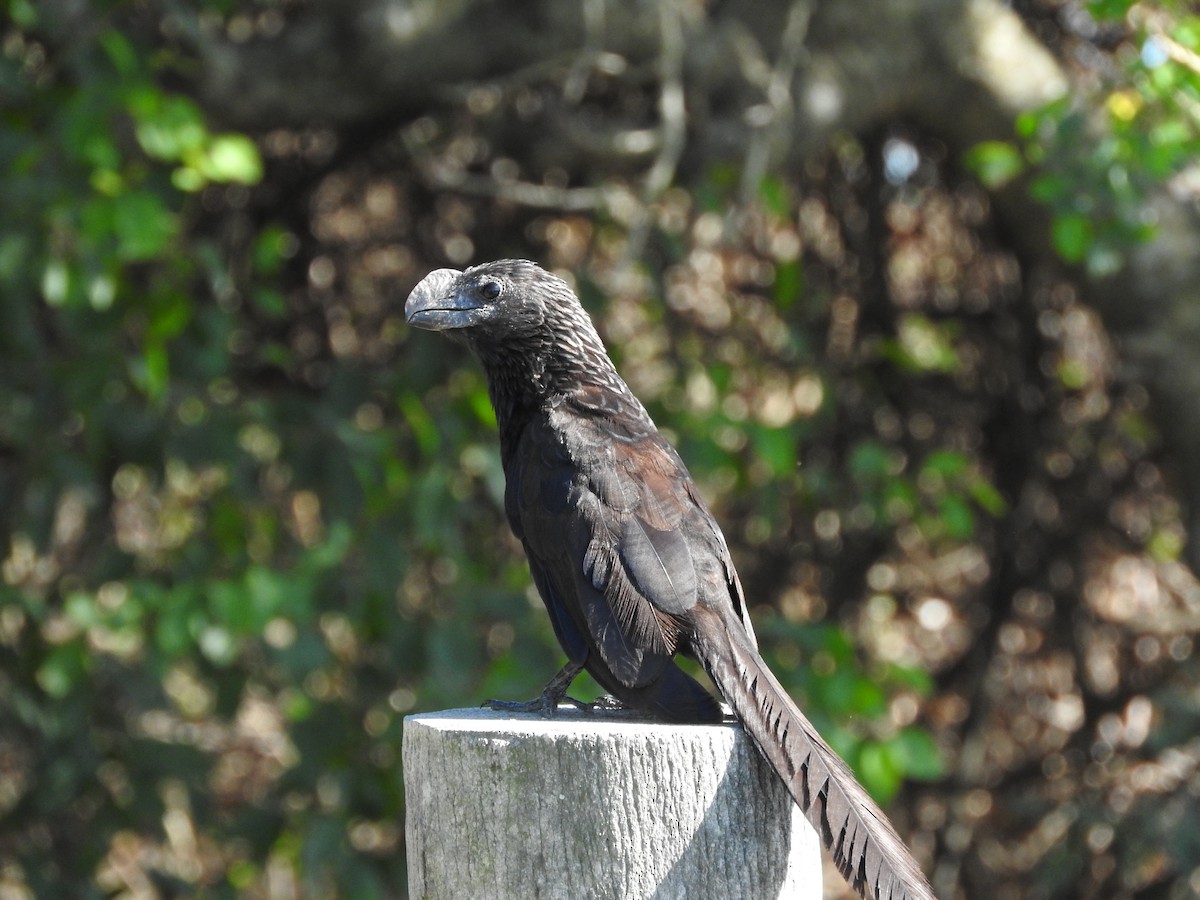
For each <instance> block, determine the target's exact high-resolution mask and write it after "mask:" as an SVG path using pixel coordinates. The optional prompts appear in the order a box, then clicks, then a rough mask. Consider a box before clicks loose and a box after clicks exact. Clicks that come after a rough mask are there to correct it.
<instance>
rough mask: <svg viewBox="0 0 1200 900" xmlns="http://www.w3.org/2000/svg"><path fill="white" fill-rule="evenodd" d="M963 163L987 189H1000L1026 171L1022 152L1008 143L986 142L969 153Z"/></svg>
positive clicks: (977, 145)
mask: <svg viewBox="0 0 1200 900" xmlns="http://www.w3.org/2000/svg"><path fill="white" fill-rule="evenodd" d="M963 163H964V164H965V165H966V167H967V168H968V169H969V170H970V171H972V172H973V173H975V177H976V178H978V179H979V180H980V181H981V182H983V184H984V186H985V187H989V188H993V189H994V188H998V187H1002V186H1004V185H1005V184H1007V183H1008V182H1010V181H1012V180H1013V179H1014V178H1016V177H1017V176H1018V175H1020V174H1021V172H1023V171H1024V170H1025V160H1024V159H1023V158H1022V156H1021V152H1020V151H1019V150H1018V149H1017V148H1016V147H1015V146H1013V145H1012V144H1010V143H1008V142H1007V141H984V142H983V143H981V144H976V145H975V146H974V147H972V148H971V149H970V150H968V151H967V153H966V155H965V157H964V159H963Z"/></svg>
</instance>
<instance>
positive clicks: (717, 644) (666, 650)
mask: <svg viewBox="0 0 1200 900" xmlns="http://www.w3.org/2000/svg"><path fill="white" fill-rule="evenodd" d="M404 314H405V317H406V318H407V319H408V322H409V323H410V324H411V325H414V326H416V327H418V328H426V329H430V330H432V331H445V332H447V333H448V334H449V335H450V336H452V337H454V338H457V339H459V340H462V341H464V342H465V343H466V344H467V345H468V346H469V347H470V348H471V350H472V351H474V353H475V354H476V355H477V356H478V357H479V359H480V361H481V362H482V363H483V367H484V370H485V372H486V374H487V383H488V393H489V395H490V396H491V401H492V406H493V407H495V410H496V418H497V420H498V423H499V428H500V455H501V460H502V462H503V465H504V474H505V479H506V483H507V484H506V489H505V496H504V507H505V512H506V514H507V516H508V521H509V524H510V525H511V526H512V530H513V532H514V533H515V534H516V536H517V537H518V538H519V539H520V541H521V543H522V544H523V545H524V547H525V553H526V555H527V556H528V557H529V567H530V569H531V570H532V572H533V579H534V582H535V583H536V585H537V588H538V592H539V593H540V594H541V596H542V600H543V601H544V602H545V604H546V610H547V611H548V612H549V614H550V620H551V622H553V624H554V632H555V634H556V635H557V636H558V640H559V643H560V644H562V647H563V650H565V651H566V654H567V664H566V666H564V667H563V669H562V671H560V672H559V673H558V674H557V675H556V676H555V677H554V678H553V679H552V680H551V681H550V683H549V684H548V685H547V686H546V689H545V691H544V692H543V693H542V695H541V697H539V698H538V699H536V700H534V701H531V702H529V703H524V704H507V705H505V704H497V705H499V706H501V707H503V708H509V709H514V708H516V709H525V710H541V711H543V712H545V713H547V714H553V712H554V710H556V709H557V707H558V704H559V702H560V701H561V700H562V699H563V698H564V697H565V695H566V691H567V688H568V686H569V685H570V683H571V681H572V680H573V679H574V678H575V676H576V675H578V674H579V672H580V671H581V670H583V669H587V671H588V672H590V673H591V674H592V675H593V676H594V677H595V679H596V681H598V682H599V683H600V684H601V685H602V686H603V687H604V688H605V689H606V690H607V691H609V692H610V693H611V694H612V695H613V696H614V697H616V698H617V700H618V701H620V702H621V703H623V704H625V705H628V706H631V707H634V708H637V709H640V710H643V711H646V712H648V713H650V714H652V715H654V716H657V717H659V718H662V719H665V720H667V721H671V722H697V723H698V722H718V721H720V720H721V718H722V710H721V707H720V705H719V704H718V702H717V701H716V699H715V698H714V697H713V696H712V695H711V694H710V693H709V692H708V691H707V690H705V689H704V688H703V687H701V686H700V684H699V683H697V682H696V681H695V680H694V679H693V678H692V677H691V676H689V675H687V674H686V673H685V672H684V671H683V670H682V669H680V668H679V666H678V665H676V663H675V661H674V656H675V654H676V653H685V654H688V655H691V656H694V657H695V658H696V659H698V660H699V661H700V663H701V665H702V666H703V667H704V669H705V671H707V672H708V674H709V676H710V677H711V678H712V680H713V682H714V683H715V684H716V686H717V687H718V688H719V689H720V691H721V693H722V694H724V696H725V699H726V700H727V701H728V702H729V705H730V706H731V707H732V709H733V712H734V715H735V716H736V717H737V718H738V720H739V721H740V722H741V723H742V725H743V727H744V728H745V729H746V731H747V732H748V733H749V734H750V736H751V738H752V739H753V740H754V743H755V744H756V745H757V746H758V749H759V750H760V751H761V752H762V754H763V756H764V757H765V758H766V760H767V762H769V763H770V765H771V767H772V768H773V769H774V770H775V771H776V772H777V773H778V775H779V777H780V778H782V779H783V781H784V782H785V783H786V784H787V787H788V790H789V791H790V792H791V794H792V796H793V797H794V798H795V800H796V803H797V804H799V806H800V808H801V809H802V810H803V811H804V813H805V814H806V815H807V817H808V819H809V821H810V822H812V824H813V826H814V827H815V828H816V829H817V831H818V832H819V833H820V834H821V837H822V839H823V840H824V842H825V846H826V847H827V848H828V849H829V851H830V852H831V853H832V855H833V858H834V860H835V861H836V863H837V865H838V868H839V869H840V870H841V872H842V874H843V875H844V876H845V877H846V880H847V881H849V882H850V884H851V885H853V887H854V888H855V889H856V890H857V891H858V892H859V894H860V895H861V896H863V897H864V898H877V900H884V898H892V900H902V898H905V900H932V898H933V896H934V895H933V891H932V890H931V888H930V887H929V883H928V882H927V881H926V880H925V876H924V875H923V874H922V872H921V868H920V866H918V865H917V862H916V860H914V859H913V857H912V855H911V854H910V853H909V852H908V850H907V848H905V846H904V843H903V842H902V841H901V840H900V838H899V836H898V835H897V834H896V832H895V830H894V829H893V828H892V825H891V823H890V822H889V821H888V820H887V817H886V816H885V815H884V813H883V812H882V811H881V810H880V809H879V807H878V806H876V804H875V803H874V801H872V800H871V798H870V797H869V796H868V795H867V793H866V791H864V790H863V788H862V787H861V786H860V785H859V784H858V782H857V781H856V780H855V778H854V775H853V774H852V773H851V771H850V769H849V768H848V767H847V766H846V764H845V763H844V762H843V761H842V760H841V758H840V757H839V756H838V755H837V754H836V753H835V752H834V751H833V750H832V748H830V746H829V745H828V744H827V743H825V741H824V740H823V739H822V738H821V736H820V735H819V734H817V731H816V729H815V728H814V727H813V726H812V724H811V723H810V722H809V721H808V719H807V718H805V716H804V714H803V713H802V712H800V710H799V709H798V708H797V706H796V704H795V703H793V702H792V700H791V699H790V698H789V697H788V695H787V694H786V693H785V692H784V690H783V687H782V686H781V685H780V684H779V682H778V681H777V680H776V678H775V676H774V675H773V674H772V673H771V671H770V670H769V669H768V668H767V665H766V663H764V662H763V659H762V657H761V656H759V654H758V647H757V642H756V641H755V638H754V632H753V630H752V628H751V626H750V617H749V616H748V615H747V611H746V597H745V594H744V593H743V591H742V586H741V583H740V582H739V581H738V576H737V572H735V571H734V568H733V561H732V559H731V558H730V555H729V549H728V548H727V547H726V545H725V538H724V537H723V536H722V534H721V529H720V528H719V527H718V526H717V523H716V520H715V519H714V518H713V516H712V514H711V513H710V512H709V511H708V508H707V507H706V506H705V504H704V501H703V500H702V499H701V498H700V494H699V492H698V491H697V489H696V485H695V483H694V482H693V481H692V478H691V476H690V475H689V474H688V471H687V468H686V467H685V466H684V464H683V461H682V460H681V459H680V458H679V454H677V453H676V452H675V449H674V448H673V447H671V445H670V444H668V443H667V441H666V440H665V439H664V438H663V436H662V435H661V434H660V433H659V431H658V429H657V428H656V427H655V425H654V422H653V421H651V419H650V416H649V414H648V413H647V412H646V410H645V408H644V407H643V406H642V404H641V403H640V402H639V401H638V399H637V398H636V397H635V396H634V395H633V392H632V391H630V389H629V387H628V385H626V384H625V382H624V381H623V380H622V379H621V377H620V375H618V374H617V370H616V368H615V367H614V366H613V364H612V361H611V360H610V359H609V358H608V353H607V352H606V351H605V349H604V345H603V344H602V343H601V341H600V337H599V335H597V334H596V329H595V327H594V326H593V325H592V321H591V319H590V318H589V317H588V315H587V313H586V312H585V311H584V309H583V307H582V306H581V305H580V303H579V300H578V298H577V297H576V296H575V294H574V293H573V292H572V291H571V289H570V287H568V285H567V284H566V282H564V281H563V280H562V279H561V278H558V277H556V276H555V275H552V274H550V273H549V272H546V271H545V270H544V269H542V268H540V267H539V266H538V265H536V264H535V263H532V262H528V261H525V260H500V261H497V262H491V263H485V264H483V265H479V266H475V267H473V268H470V269H467V270H466V271H465V272H459V271H457V270H455V269H438V270H437V271H434V272H431V273H430V274H429V275H427V276H426V277H425V278H424V280H422V281H421V283H420V284H418V285H417V286H416V287H415V288H414V289H413V291H412V293H411V294H410V295H409V297H408V302H407V303H405V305H404Z"/></svg>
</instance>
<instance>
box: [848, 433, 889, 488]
mask: <svg viewBox="0 0 1200 900" xmlns="http://www.w3.org/2000/svg"><path fill="white" fill-rule="evenodd" d="M891 470H892V458H891V454H890V453H889V452H888V448H887V447H885V446H884V445H883V444H881V443H879V442H878V441H863V442H862V443H861V444H858V445H857V446H856V447H855V448H854V449H853V450H852V451H850V472H851V474H852V475H853V476H854V477H855V478H856V479H857V480H859V481H876V480H880V479H882V478H884V477H886V476H887V475H888V474H890V473H891Z"/></svg>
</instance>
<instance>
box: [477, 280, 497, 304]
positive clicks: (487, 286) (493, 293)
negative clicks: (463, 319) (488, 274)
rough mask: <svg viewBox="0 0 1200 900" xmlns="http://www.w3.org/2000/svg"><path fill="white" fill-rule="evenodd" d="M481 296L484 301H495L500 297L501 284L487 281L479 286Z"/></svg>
mask: <svg viewBox="0 0 1200 900" xmlns="http://www.w3.org/2000/svg"><path fill="white" fill-rule="evenodd" d="M479 294H480V296H481V297H483V299H484V300H495V299H496V298H497V297H499V296H500V282H498V281H485V282H484V283H483V284H481V285H480V286H479Z"/></svg>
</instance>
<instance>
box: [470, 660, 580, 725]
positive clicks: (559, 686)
mask: <svg viewBox="0 0 1200 900" xmlns="http://www.w3.org/2000/svg"><path fill="white" fill-rule="evenodd" d="M582 671H583V662H582V661H580V662H576V661H575V660H573V659H569V660H567V664H566V665H565V666H563V667H562V668H561V669H560V670H559V672H558V674H557V675H555V676H554V677H553V678H551V679H550V683H549V684H547V685H546V687H545V689H544V690H543V691H542V693H541V695H540V696H537V697H534V698H533V699H532V700H525V701H521V700H485V701H483V706H486V707H488V708H489V709H494V710H497V711H499V712H535V713H541V714H542V715H543V716H553V715H554V714H555V713H557V712H558V704H559V703H561V702H562V701H563V700H566V701H567V702H568V703H570V704H571V705H572V706H574V707H576V708H577V709H588V708H589V707H590V706H591V704H588V703H584V702H583V701H582V700H576V699H575V698H574V697H568V696H567V688H569V687H570V686H571V682H572V681H574V680H575V676H576V675H578V674H579V673H580V672H582Z"/></svg>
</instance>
